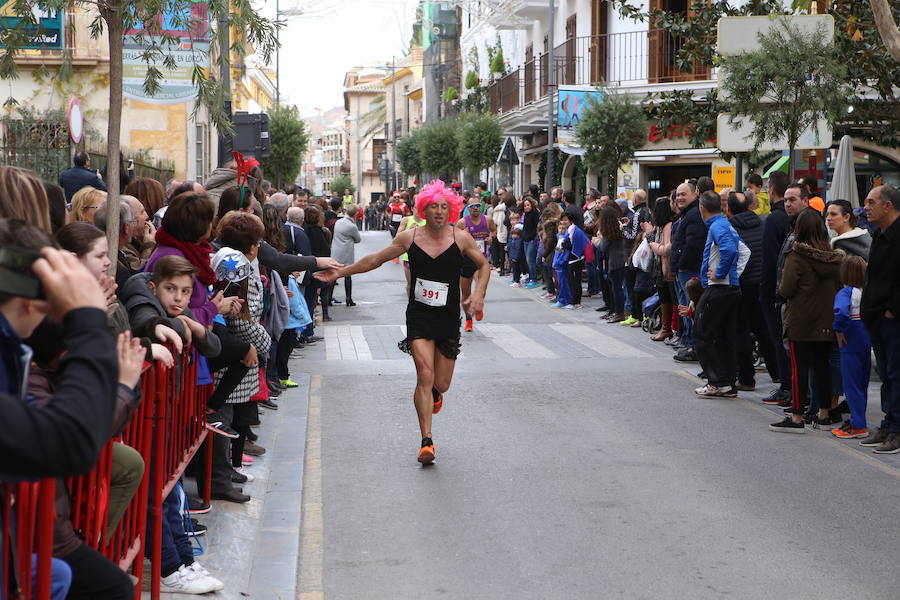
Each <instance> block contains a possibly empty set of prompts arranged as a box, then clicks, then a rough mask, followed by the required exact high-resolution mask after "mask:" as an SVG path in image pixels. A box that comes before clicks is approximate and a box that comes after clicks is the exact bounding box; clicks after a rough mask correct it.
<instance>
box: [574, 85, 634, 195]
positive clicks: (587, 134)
mask: <svg viewBox="0 0 900 600" xmlns="http://www.w3.org/2000/svg"><path fill="white" fill-rule="evenodd" d="M601 91H602V92H603V99H602V100H600V101H599V102H598V101H597V100H594V99H591V100H590V101H589V102H588V104H587V106H586V107H585V108H584V110H582V113H581V120H580V121H579V123H578V124H577V125H576V126H575V136H576V138H577V139H578V143H579V144H580V145H581V147H582V148H584V149H585V151H586V152H585V155H584V161H585V163H586V164H587V165H588V166H589V167H591V168H593V169H595V170H597V171H600V172H601V173H603V174H604V175H606V178H607V182H608V185H609V188H608V189H609V190H610V191H611V192H612V191H615V188H616V173H617V172H618V170H619V167H621V166H622V165H624V164H625V163H627V162H628V161H630V160H631V159H632V158H634V153H635V152H637V151H638V150H640V149H641V147H642V146H643V145H644V141H645V140H646V139H647V121H646V116H645V114H644V110H643V109H642V108H641V106H640V104H638V103H637V101H635V100H634V98H632V97H631V96H629V95H627V94H616V93H612V92H611V91H609V90H601Z"/></svg>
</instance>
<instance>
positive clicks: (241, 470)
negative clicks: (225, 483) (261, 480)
mask: <svg viewBox="0 0 900 600" xmlns="http://www.w3.org/2000/svg"><path fill="white" fill-rule="evenodd" d="M235 471H237V472H238V473H240V474H241V475H243V476H244V477H246V478H247V483H250V482H251V481H253V480H254V479H256V477H254V476H253V475H251V474H250V473H248V472H247V467H238V468H236V469H235Z"/></svg>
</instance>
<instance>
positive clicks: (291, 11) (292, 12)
mask: <svg viewBox="0 0 900 600" xmlns="http://www.w3.org/2000/svg"><path fill="white" fill-rule="evenodd" d="M278 4H279V2H278V0H275V18H276V19H277V18H278V17H301V16H306V11H304V10H303V9H302V8H299V7H294V8H286V9H284V10H281V9H280V8H279V6H278ZM279 106H281V28H280V27H279V28H277V29H275V107H276V108H277V107H279Z"/></svg>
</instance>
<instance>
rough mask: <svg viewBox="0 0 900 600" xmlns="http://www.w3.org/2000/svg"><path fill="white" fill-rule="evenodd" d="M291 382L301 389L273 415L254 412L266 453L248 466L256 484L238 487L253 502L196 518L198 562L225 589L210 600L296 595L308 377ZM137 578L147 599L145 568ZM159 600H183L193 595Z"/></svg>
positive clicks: (216, 507)
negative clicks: (141, 580)
mask: <svg viewBox="0 0 900 600" xmlns="http://www.w3.org/2000/svg"><path fill="white" fill-rule="evenodd" d="M294 364H295V365H297V364H298V363H297V362H296V361H295V362H294ZM295 370H296V369H295ZM293 379H294V380H295V381H296V382H297V383H299V384H300V387H298V388H295V389H293V390H285V391H284V393H283V394H282V395H281V397H280V398H279V400H278V405H279V410H277V411H271V410H265V409H263V410H261V411H260V412H261V413H262V414H261V416H260V420H261V421H262V426H261V427H259V428H258V429H256V430H255V431H256V432H257V434H258V435H259V442H258V443H259V444H260V445H262V446H263V447H264V448H266V450H267V452H266V454H265V455H263V456H260V457H256V461H255V462H254V464H253V465H252V466H250V467H248V468H247V472H248V473H249V474H251V475H253V477H254V478H255V479H254V481H253V482H248V483H246V484H244V485H243V488H244V492H245V493H247V494H249V495H250V496H251V497H252V500H250V502H248V503H247V504H233V503H231V502H223V501H217V500H213V503H212V506H213V510H212V511H211V512H209V513H207V514H205V515H197V518H198V520H199V521H200V522H201V523H203V524H204V525H206V526H207V527H208V528H209V531H208V532H207V533H206V535H204V536H202V537H200V538H199V540H200V542H201V543H202V544H203V546H204V554H202V555H200V556H198V557H197V560H198V561H200V563H201V564H202V565H203V566H204V567H206V568H207V569H208V570H209V571H210V572H211V573H212V574H213V575H214V576H215V577H217V578H219V579H221V580H222V581H223V582H224V583H225V590H224V591H221V592H218V593H216V594H213V595H210V596H209V597H211V598H217V599H220V600H246V599H247V598H258V599H260V600H263V599H264V600H280V599H285V600H287V599H291V600H293V599H294V598H295V597H296V586H297V564H298V559H299V551H300V518H301V506H302V503H301V496H302V489H303V463H304V451H305V446H306V419H307V412H308V405H309V387H310V376H309V375H308V374H305V373H304V374H299V373H298V374H297V375H296V376H295V377H294V378H293ZM190 487H191V488H192V487H193V484H191V486H190ZM195 545H196V543H195ZM148 564H149V563H148ZM144 573H145V577H144V593H143V595H142V598H144V599H145V600H146V599H149V598H150V592H149V585H148V582H147V579H148V577H149V568H146V569H145V572H144ZM160 597H161V598H163V599H165V600H183V599H185V598H189V597H191V598H193V597H195V596H187V595H184V594H161V596H160Z"/></svg>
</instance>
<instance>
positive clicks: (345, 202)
mask: <svg viewBox="0 0 900 600" xmlns="http://www.w3.org/2000/svg"><path fill="white" fill-rule="evenodd" d="M353 201H354V198H353V194H351V193H350V188H344V197H343V198H342V199H341V205H342V206H343V207H344V209H345V210H346V209H347V207H349V206H350V205H351V204H353ZM353 216H354V217H355V215H353Z"/></svg>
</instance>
